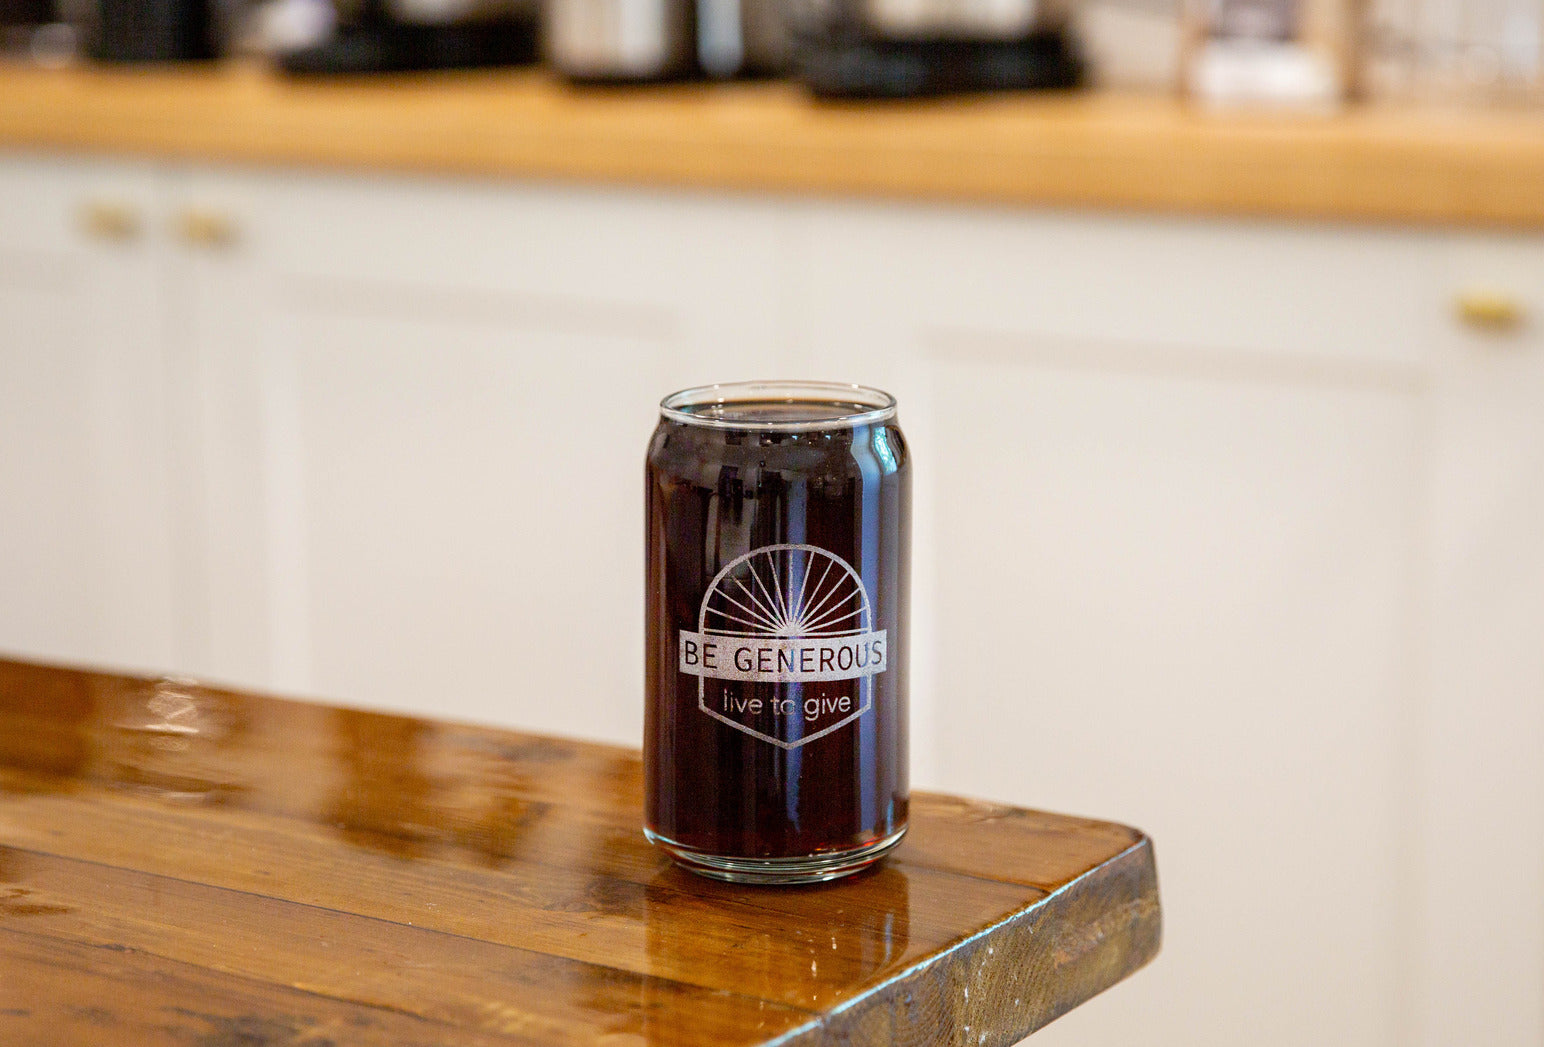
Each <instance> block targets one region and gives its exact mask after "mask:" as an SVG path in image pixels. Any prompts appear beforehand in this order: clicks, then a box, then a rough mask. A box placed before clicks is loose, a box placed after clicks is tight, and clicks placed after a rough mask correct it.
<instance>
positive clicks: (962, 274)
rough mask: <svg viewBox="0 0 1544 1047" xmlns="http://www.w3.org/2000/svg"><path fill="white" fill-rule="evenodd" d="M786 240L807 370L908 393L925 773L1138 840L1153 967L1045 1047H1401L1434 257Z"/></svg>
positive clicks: (822, 234) (1434, 252)
mask: <svg viewBox="0 0 1544 1047" xmlns="http://www.w3.org/2000/svg"><path fill="white" fill-rule="evenodd" d="M804 236H805V248H806V249H805V254H806V255H807V256H808V258H809V259H811V262H810V264H809V265H808V266H807V267H806V274H807V275H806V277H805V280H806V282H805V285H804V288H805V289H804V291H803V294H804V296H805V301H806V302H807V303H808V304H807V306H806V307H804V308H803V309H802V310H800V311H799V312H800V313H801V315H804V316H807V317H809V318H811V324H810V327H809V329H808V330H807V331H806V332H805V333H804V338H803V341H804V344H805V345H806V346H807V347H809V352H810V354H811V356H812V357H813V356H815V355H816V354H817V353H819V352H822V351H823V350H822V349H821V347H825V346H833V345H834V346H841V347H844V348H843V349H842V350H841V355H840V356H839V357H838V358H836V359H835V360H833V359H832V357H831V356H830V355H827V356H826V358H827V359H828V360H832V362H834V363H836V365H837V367H839V368H840V370H839V371H838V374H837V376H838V377H857V376H858V375H860V374H875V375H882V376H884V377H882V378H881V379H880V380H882V381H890V382H893V383H894V384H895V386H896V391H897V393H898V394H899V395H900V397H901V417H902V424H903V425H904V426H905V428H906V429H907V431H908V433H909V434H911V436H912V443H913V450H914V461H915V462H916V465H917V470H918V475H917V482H918V490H919V492H922V491H924V490H925V491H926V497H925V499H919V507H918V508H919V512H920V513H922V514H923V517H924V518H923V519H922V520H919V528H918V530H919V535H920V533H922V532H923V531H924V530H925V532H926V534H927V540H926V541H919V542H918V546H917V559H918V562H917V570H916V574H917V578H918V580H919V584H918V586H917V590H916V595H915V601H916V603H917V606H918V610H919V612H921V613H922V614H925V615H926V616H927V618H928V620H929V622H930V623H931V627H930V630H929V631H930V635H931V636H932V638H933V640H932V650H931V652H930V653H928V654H926V657H927V660H928V663H929V665H928V670H927V672H926V673H925V674H922V675H923V679H924V680H925V681H926V682H925V684H924V687H925V689H924V690H922V691H921V693H919V694H918V695H917V698H918V703H919V706H920V708H919V716H918V717H917V723H918V724H919V729H918V735H917V737H916V738H915V739H914V749H913V752H914V759H915V760H916V766H917V768H918V771H919V777H920V778H922V779H923V780H924V781H925V782H926V783H927V784H928V785H932V786H937V787H942V788H945V789H948V790H952V791H960V792H965V793H971V794H977V795H983V796H989V797H993V798H996V799H1001V800H1005V801H1011V802H1016V803H1021V804H1025V805H1029V806H1038V807H1045V808H1049V809H1053V810H1066V811H1073V812H1081V813H1086V814H1088V815H1091V816H1097V817H1112V818H1117V819H1120V820H1123V821H1127V822H1130V823H1132V824H1135V825H1139V826H1141V827H1142V828H1144V829H1146V830H1148V831H1149V832H1150V833H1151V834H1152V835H1153V837H1154V839H1155V841H1156V845H1157V849H1158V854H1159V860H1160V866H1161V869H1162V878H1163V892H1164V905H1165V911H1166V924H1167V931H1166V934H1165V943H1164V951H1163V954H1162V955H1161V956H1160V957H1159V959H1158V960H1157V962H1156V963H1155V964H1154V965H1153V966H1152V967H1151V968H1150V969H1149V970H1146V971H1143V972H1142V973H1140V974H1139V975H1137V976H1136V977H1135V978H1133V979H1132V980H1131V981H1130V982H1129V983H1126V984H1124V985H1122V986H1119V987H1117V988H1116V989H1115V990H1113V991H1112V992H1110V993H1109V994H1107V996H1106V997H1103V998H1101V999H1096V1000H1094V1001H1092V1002H1090V1003H1089V1004H1088V1005H1086V1006H1085V1007H1082V1008H1079V1009H1078V1010H1077V1011H1075V1012H1073V1013H1072V1014H1070V1015H1068V1016H1067V1017H1065V1018H1063V1019H1061V1020H1059V1021H1058V1022H1056V1023H1055V1024H1054V1025H1052V1026H1051V1027H1050V1028H1048V1029H1046V1030H1044V1031H1043V1032H1042V1033H1040V1034H1038V1035H1037V1036H1036V1038H1035V1039H1034V1040H1033V1041H1032V1042H1034V1043H1041V1042H1044V1043H1045V1044H1046V1045H1049V1047H1054V1045H1056V1044H1066V1045H1070V1044H1109V1043H1145V1044H1187V1045H1204V1044H1215V1045H1218V1047H1221V1045H1231V1044H1237V1043H1240V1042H1248V1043H1251V1044H1256V1045H1280V1047H1288V1045H1298V1044H1304V1043H1314V1044H1345V1045H1348V1047H1349V1045H1353V1044H1354V1045H1370V1044H1382V1045H1388V1047H1392V1045H1393V1044H1395V1043H1396V1042H1398V1041H1399V1038H1400V1035H1401V1028H1402V1025H1403V1023H1404V1022H1405V1021H1406V1019H1407V1018H1408V1017H1409V1011H1408V1008H1409V1004H1410V1001H1409V998H1408V996H1407V995H1406V988H1407V985H1406V979H1407V976H1408V973H1409V968H1410V960H1409V958H1408V956H1407V944H1408V941H1409V938H1408V931H1409V928H1410V926H1411V924H1412V920H1413V901H1412V894H1413V883H1414V881H1413V874H1412V870H1411V868H1410V861H1409V857H1410V848H1409V843H1410V838H1409V826H1410V819H1411V817H1412V815H1413V804H1412V801H1411V799H1410V798H1411V797H1412V796H1413V795H1414V794H1415V792H1416V790H1415V784H1416V780H1415V772H1414V770H1413V768H1412V766H1411V749H1412V740H1413V736H1414V734H1413V732H1414V727H1415V721H1414V717H1415V715H1416V708H1417V704H1418V703H1417V692H1416V690H1415V676H1416V673H1415V670H1414V668H1413V664H1414V661H1415V658H1414V650H1413V642H1414V637H1415V636H1416V635H1417V632H1416V630H1417V626H1418V620H1417V614H1418V610H1417V606H1416V603H1415V601H1414V597H1416V596H1417V595H1418V586H1417V581H1418V579H1419V577H1420V574H1421V572H1420V570H1419V562H1420V557H1421V555H1422V553H1421V547H1420V545H1419V543H1420V541H1421V539H1422V535H1423V530H1422V528H1423V522H1424V516H1423V514H1424V512H1425V497H1424V494H1425V487H1424V484H1425V473H1424V467H1425V461H1426V459H1425V448H1426V441H1425V433H1426V424H1427V423H1426V419H1427V417H1428V413H1429V395H1430V394H1429V377H1428V374H1429V372H1428V366H1429V360H1430V357H1431V354H1432V352H1433V350H1434V346H1433V342H1434V341H1435V339H1436V337H1437V330H1436V327H1435V324H1434V323H1432V322H1431V317H1430V313H1429V310H1430V308H1431V302H1432V297H1431V296H1430V294H1429V292H1430V291H1431V289H1432V288H1433V287H1435V286H1436V284H1437V282H1438V277H1437V270H1438V269H1439V268H1440V264H1439V257H1440V256H1439V249H1438V246H1437V245H1436V244H1434V243H1432V242H1429V241H1427V240H1425V239H1423V238H1419V237H1410V238H1403V237H1399V236H1394V235H1385V234H1371V233H1366V234H1363V233H1342V232H1332V231H1328V230H1318V231H1312V232H1311V233H1306V232H1302V231H1296V230H1284V229H1280V228H1273V227H1270V226H1266V225H1258V226H1247V227H1240V226H1229V225H1225V224H1221V223H1218V224H1207V223H1173V222H1164V221H1155V220H1142V219H1135V218H1133V219H1122V220H1118V221H1117V220H1110V219H1100V218H1092V217H1090V218H1064V217H1046V216H1029V215H1022V214H1019V215H1008V214H1000V213H988V212H941V211H940V212H924V213H919V214H915V215H909V214H907V213H905V212H902V211H900V210H898V209H895V210H892V209H880V208H875V209H869V210H866V211H860V212H846V213H841V212H838V211H836V210H835V209H832V210H830V211H824V210H812V212H811V213H810V216H809V219H808V223H807V225H806V227H805V233H804ZM1422 296H1424V302H1423V305H1424V307H1425V308H1426V309H1427V310H1428V313H1426V314H1414V313H1411V312H1410V310H1411V304H1410V303H1411V302H1412V300H1414V299H1416V298H1418V297H1422ZM1204 310H1210V312H1209V313H1208V312H1203V311H1204ZM1332 316H1338V317H1340V318H1341V322H1340V323H1338V324H1337V323H1334V322H1331V320H1330V319H1329V318H1330V317H1332ZM1252 318H1253V319H1252ZM825 352H827V353H829V351H828V350H825Z"/></svg>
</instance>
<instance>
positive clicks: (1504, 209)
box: [0, 67, 1544, 229]
mask: <svg viewBox="0 0 1544 1047" xmlns="http://www.w3.org/2000/svg"><path fill="white" fill-rule="evenodd" d="M0 146H10V147H24V148H43V149H49V150H58V149H73V150H87V151H92V152H98V153H129V154H136V155H143V156H155V157H169V158H176V159H182V160H192V161H209V162H237V163H243V164H270V165H273V164H278V165H287V166H301V167H326V168H341V169H368V170H395V171H411V172H434V173H442V174H458V175H477V176H491V177H501V178H536V179H566V180H583V181H593V182H606V183H622V184H633V185H655V186H690V187H697V188H712V189H727V190H754V191H771V192H793V193H815V194H825V195H838V196H871V197H887V198H902V199H927V200H944V201H960V202H990V203H1002V204H1016V205H1031V206H1055V207H1080V208H1101V209H1124V210H1144V211H1160V212H1178V213H1190V214H1227V215H1265V216H1278V217H1285V218H1318V219H1338V220H1354V221H1376V222H1400V223H1421V224H1443V225H1476V226H1499V227H1508V228H1517V229H1537V228H1544V115H1541V114H1540V113H1537V112H1521V111H1513V112H1499V111H1481V110H1474V111H1466V112H1438V111H1427V110H1395V109H1380V108H1354V109H1348V110H1346V111H1344V112H1342V113H1340V114H1338V115H1334V116H1320V117H1313V116H1281V115H1276V116H1271V115H1262V114H1255V115H1249V116H1240V115H1218V114H1208V113H1205V112H1200V111H1197V110H1194V109H1191V108H1188V107H1186V106H1184V105H1183V104H1181V103H1179V102H1176V101H1174V100H1172V99H1168V98H1159V97H1126V96H1109V95H1101V94H1091V93H1083V94H1068V95H1033V94H1031V95H1023V94H1018V95H1002V96H989V97H974V98H964V99H946V100H929V101H918V102H911V103H889V104H864V105H858V104H841V105H838V104H830V103H824V104H821V103H816V102H813V101H811V100H810V99H808V98H807V97H806V96H805V95H804V94H803V93H802V92H801V91H800V89H799V88H798V87H796V86H794V85H791V84H775V83H774V84H728V85H715V86H703V85H674V86H668V87H650V88H633V89H625V88H618V89H611V90H583V89H578V88H573V87H567V86H565V85H563V84H561V83H557V82H555V81H553V80H551V79H550V78H548V77H546V76H544V75H543V74H540V73H536V72H517V71H500V72H483V73H458V74H437V75H412V76H406V75H404V76H394V77H379V78H364V79H356V80H332V81H325V82H316V81H308V82H297V81H287V80H282V79H279V78H276V77H274V76H272V75H270V74H267V73H264V72H262V71H259V70H257V69H254V68H249V67H235V68H214V69H176V70H159V71H150V70H101V69H94V70H68V71H43V70H32V69H25V68H9V69H7V68H0Z"/></svg>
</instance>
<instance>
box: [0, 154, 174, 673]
mask: <svg viewBox="0 0 1544 1047" xmlns="http://www.w3.org/2000/svg"><path fill="white" fill-rule="evenodd" d="M156 205H157V183H156V179H155V177H154V175H153V174H152V172H151V171H149V170H148V169H146V168H140V167H127V166H119V165H78V164H63V163H53V162H49V161H44V160H34V159H27V160H14V159H13V160H4V161H0V550H3V551H4V552H3V555H0V650H5V651H10V652H15V653H18V654H26V655H33V656H39V657H46V658H54V659H59V660H63V661H70V662H89V663H95V664H105V665H114V666H126V667H136V668H154V667H168V666H171V665H173V664H175V663H176V661H177V655H178V651H177V646H176V639H175V632H176V623H175V613H176V611H175V608H174V605H173V600H172V580H173V577H174V572H173V564H172V555H173V553H172V550H173V542H172V534H171V527H172V505H171V502H170V498H171V489H170V487H169V477H168V443H167V439H168V433H167V429H166V418H167V401H166V389H167V386H166V377H167V376H166V370H165V363H166V361H165V354H164V347H165V343H164V340H163V338H162V323H163V313H162V300H161V291H162V283H161V279H160V273H159V271H158V266H157V257H158V256H157V252H156V250H155V247H154V244H153V243H152V242H150V240H149V238H148V237H147V236H146V233H147V231H148V230H147V227H148V226H149V225H150V224H151V223H152V222H153V221H154V220H155V217H156V212H155V209H156Z"/></svg>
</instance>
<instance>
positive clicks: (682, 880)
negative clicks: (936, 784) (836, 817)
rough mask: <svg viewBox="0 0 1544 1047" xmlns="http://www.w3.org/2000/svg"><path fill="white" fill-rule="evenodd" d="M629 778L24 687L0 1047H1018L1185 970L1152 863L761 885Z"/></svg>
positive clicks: (587, 755)
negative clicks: (1165, 931)
mask: <svg viewBox="0 0 1544 1047" xmlns="http://www.w3.org/2000/svg"><path fill="white" fill-rule="evenodd" d="M641 810H642V802H641V772H640V765H639V759H638V754H637V753H635V752H632V751H629V750H624V749H616V748H611V747H607V746H600V745H589V744H583V743H578V742H570V741H560V740H556V739H551V738H537V737H532V736H528V735H521V734H514V733H510V732H507V731H498V730H491V729H483V728H474V727H465V726H456V725H450V724H444V723H438V722H434V721H428V720H419V719H410V718H407V717H401V716H389V715H383V714H379V713H367V712H359V711H354V710H348V709H340V708H333V707H329V706H323V705H314V704H307V703H300V702H290V701H280V700H276V699H270V698H262V697H255V696H251V695H242V694H235V693H232V692H228V691H220V690H214V689H209V688H204V687H197V686H190V685H187V684H185V683H174V682H168V681H161V682H152V681H144V680H136V679H132V678H127V677H120V676H109V675H102V674H93V673H84V672H76V671H71V670H64V669H53V668H45V667H41V666H33V665H26V664H22V663H17V662H5V661H0V971H4V977H3V978H0V1042H3V1043H8V1044H12V1043H14V1044H23V1043H25V1044H81V1045H86V1044H90V1045H92V1047H97V1045H102V1044H134V1045H137V1047H157V1045H166V1047H172V1045H174V1044H176V1045H182V1044H188V1043H194V1042H196V1043H203V1044H231V1045H235V1044H247V1043H254V1044H255V1043H273V1044H278V1043H284V1044H296V1045H300V1044H307V1045H311V1044H315V1045H318V1047H319V1045H321V1044H324V1043H331V1044H338V1045H343V1044H348V1045H350V1047H356V1045H364V1047H384V1045H388V1044H396V1045H406V1044H427V1043H433V1044H436V1045H440V1047H455V1045H479V1047H480V1045H495V1044H505V1043H519V1044H524V1045H532V1044H574V1045H579V1044H601V1045H609V1047H623V1045H632V1044H652V1045H660V1047H665V1045H692V1047H699V1045H700V1047H734V1045H742V1044H745V1045H748V1044H773V1043H776V1044H779V1045H784V1047H816V1045H827V1044H829V1045H836V1044H842V1045H845V1047H880V1045H885V1047H889V1045H892V1044H896V1045H902V1047H922V1045H924V1044H926V1045H932V1044H943V1043H953V1044H970V1045H972V1047H974V1045H976V1044H983V1043H984V1044H991V1045H995V1047H1001V1045H1004V1044H1009V1043H1013V1042H1015V1041H1016V1040H1018V1039H1019V1038H1020V1037H1022V1036H1024V1035H1025V1034H1027V1033H1029V1032H1031V1031H1033V1030H1034V1029H1036V1028H1038V1027H1039V1026H1041V1025H1044V1024H1045V1023H1046V1022H1048V1021H1050V1020H1051V1019H1052V1018H1054V1017H1056V1016H1057V1015H1059V1014H1062V1013H1064V1012H1065V1011H1067V1010H1069V1009H1071V1008H1072V1007H1074V1006H1076V1005H1077V1004H1079V1003H1081V1002H1082V1001H1084V1000H1086V999H1088V998H1089V997H1091V996H1093V995H1094V994H1095V993H1098V992H1100V991H1101V990H1103V989H1105V988H1106V987H1108V986H1110V985H1112V984H1114V983H1115V982H1117V981H1119V980H1120V979H1121V978H1124V977H1125V976H1126V975H1128V974H1130V973H1131V972H1132V971H1134V970H1135V969H1136V968H1138V967H1140V966H1142V965H1143V964H1144V963H1146V962H1147V961H1148V960H1149V959H1151V958H1152V957H1153V955H1154V954H1155V953H1156V952H1157V950H1158V940H1159V923H1160V914H1159V903H1158V893H1157V882H1156V879H1155V872H1154V865H1153V852H1152V847H1151V845H1150V844H1149V842H1148V840H1147V838H1146V837H1144V836H1143V835H1142V834H1141V833H1139V832H1136V831H1134V830H1131V829H1126V828H1123V827H1121V826H1118V825H1111V824H1108V823H1104V822H1094V821H1087V820H1083V819H1077V818H1067V817H1062V816H1059V815H1053V814H1043V813H1039V812H1035V811H1025V810H1018V809H1014V808H1009V807H1002V806H996V805H991V804H984V803H978V802H974V801H970V800H959V799H953V798H950V797H945V796H931V795H917V796H914V797H913V807H912V821H911V831H910V834H909V835H908V836H907V838H906V840H905V841H904V842H903V843H902V844H901V846H900V847H899V848H898V849H897V850H896V851H895V852H894V853H893V854H892V855H891V856H890V857H888V858H887V859H886V860H885V861H883V862H882V863H881V864H880V865H879V866H877V867H876V868H874V869H872V870H870V871H868V872H865V873H862V874H859V875H857V876H854V877H852V878H851V879H848V880H844V881H839V882H837V883H833V884H827V885H822V886H817V887H804V888H765V887H762V888H750V887H735V886H731V885H728V884H721V883H717V882H712V881H708V880H702V879H698V878H696V877H693V876H691V875H690V874H688V873H685V872H682V871H680V870H679V869H676V868H675V867H674V866H672V865H670V864H669V862H668V861H667V860H666V859H665V858H664V857H663V856H662V855H661V854H660V853H659V852H658V851H656V850H655V849H654V848H652V847H650V846H649V845H648V844H647V843H646V842H645V841H644V839H643V836H642V833H641V831H640V828H639V824H640V820H641Z"/></svg>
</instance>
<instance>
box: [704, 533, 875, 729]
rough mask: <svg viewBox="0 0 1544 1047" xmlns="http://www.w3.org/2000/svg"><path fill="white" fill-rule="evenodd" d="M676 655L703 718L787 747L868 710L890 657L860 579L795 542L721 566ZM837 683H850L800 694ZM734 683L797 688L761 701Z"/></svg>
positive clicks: (829, 556)
mask: <svg viewBox="0 0 1544 1047" xmlns="http://www.w3.org/2000/svg"><path fill="white" fill-rule="evenodd" d="M678 649H679V656H678V664H679V668H680V671H681V672H683V673H685V674H687V675H690V676H695V677H697V704H698V707H699V708H700V709H701V710H702V711H703V712H705V713H707V714H708V715H709V716H712V717H714V718H715V719H718V720H722V721H723V722H724V723H727V724H728V725H729V726H731V727H734V728H735V729H736V730H740V731H744V732H745V733H746V734H749V735H752V736H754V737H757V738H761V739H763V740H765V741H768V742H771V743H772V744H773V745H778V746H782V747H783V748H785V749H792V748H795V747H797V746H800V745H803V744H805V743H806V742H811V741H814V740H815V739H816V738H819V737H821V736H822V735H825V734H829V733H830V732H832V731H834V730H836V729H837V728H838V727H841V726H843V725H845V724H847V723H849V722H851V721H852V720H855V719H857V718H858V717H859V716H862V715H863V714H864V713H865V712H867V711H868V709H869V707H870V706H872V705H873V700H874V680H873V678H874V676H875V675H876V674H878V673H882V672H884V671H885V668H886V666H887V665H888V658H889V642H888V637H887V636H886V635H885V630H883V629H879V630H875V629H874V611H873V606H872V604H871V602H870V600H869V594H868V590H867V588H865V586H864V584H863V579H862V578H860V577H859V576H858V572H857V571H855V570H853V568H852V565H851V564H849V563H847V561H846V560H843V559H842V558H841V557H840V556H837V555H835V554H834V553H831V552H828V551H827V550H825V549H822V548H820V547H819V546H815V545H802V544H792V543H788V544H781V545H767V546H763V547H762V548H760V549H755V550H752V551H751V552H749V553H746V554H745V555H744V556H741V557H738V558H736V559H734V560H731V561H730V562H729V563H728V564H726V565H725V566H724V568H723V569H722V570H721V571H719V572H718V574H716V575H715V576H714V577H713V581H712V582H711V583H710V584H709V585H708V591H707V592H706V593H705V594H704V595H703V598H702V608H701V610H700V612H699V613H698V616H697V631H696V632H691V631H688V630H686V629H683V630H681V634H680V644H679V648H678ZM710 680H712V681H720V682H717V683H714V684H713V685H712V686H710V685H709V681H710ZM843 680H853V681H856V683H855V684H854V685H853V686H852V687H850V688H840V687H835V688H833V687H828V686H812V687H809V688H805V687H804V686H803V685H805V684H810V685H823V684H829V683H832V682H836V681H843ZM739 684H783V685H793V686H782V687H779V688H777V690H776V691H775V692H774V695H773V696H771V697H765V696H764V694H763V693H754V692H753V691H752V689H751V688H748V687H744V686H737V685H739Z"/></svg>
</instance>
